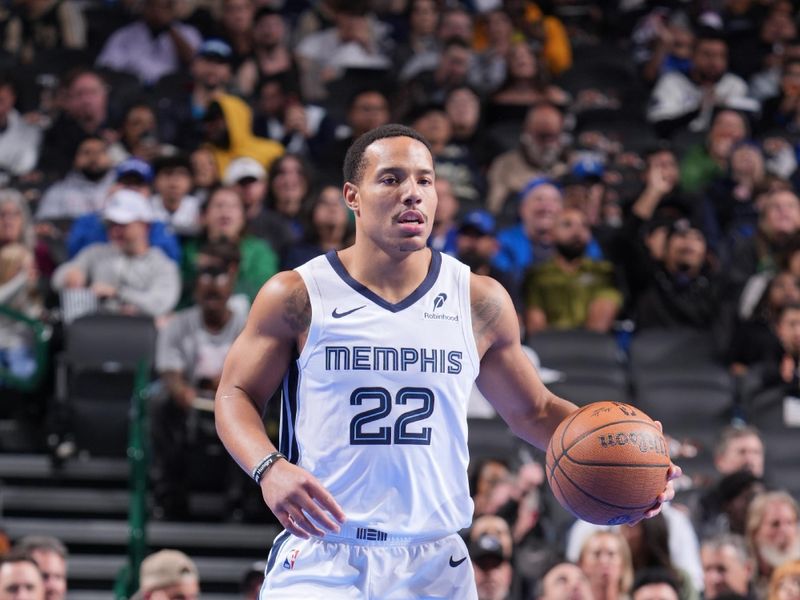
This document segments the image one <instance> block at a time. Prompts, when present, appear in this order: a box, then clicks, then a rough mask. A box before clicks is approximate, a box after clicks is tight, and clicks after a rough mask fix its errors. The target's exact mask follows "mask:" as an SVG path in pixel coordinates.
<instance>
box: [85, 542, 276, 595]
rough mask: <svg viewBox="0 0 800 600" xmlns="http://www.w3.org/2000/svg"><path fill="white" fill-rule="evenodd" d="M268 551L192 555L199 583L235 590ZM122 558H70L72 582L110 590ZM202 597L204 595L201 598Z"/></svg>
mask: <svg viewBox="0 0 800 600" xmlns="http://www.w3.org/2000/svg"><path fill="white" fill-rule="evenodd" d="M267 552H268V550H264V551H263V553H262V555H261V556H255V557H251V558H225V557H205V556H192V557H191V558H192V560H194V562H195V564H196V565H197V570H198V571H199V572H200V582H201V583H202V584H207V585H209V586H214V585H217V584H227V585H228V586H233V587H235V586H236V585H237V584H238V583H239V581H241V579H242V577H243V576H244V574H245V573H246V572H247V571H248V570H249V568H250V566H251V565H252V564H253V563H254V562H256V561H257V560H266V557H267ZM125 561H126V558H125V556H122V555H101V554H82V555H75V556H70V557H69V579H70V580H71V581H78V580H80V581H95V582H99V581H105V582H108V584H109V586H108V587H109V589H110V588H111V586H112V584H113V582H114V580H115V578H116V576H117V573H118V572H119V570H120V569H121V568H122V567H123V566H124V565H125ZM204 597H205V596H204Z"/></svg>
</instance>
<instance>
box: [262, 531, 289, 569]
mask: <svg viewBox="0 0 800 600" xmlns="http://www.w3.org/2000/svg"><path fill="white" fill-rule="evenodd" d="M288 539H289V532H288V531H286V530H285V529H284V530H283V531H281V532H280V533H279V534H278V536H277V537H276V538H275V541H274V542H272V548H271V549H270V551H269V558H268V559H267V569H266V570H265V571H264V574H265V575H266V574H268V573H269V572H270V571H271V570H272V567H274V566H275V561H276V559H277V558H278V554H280V551H281V546H283V544H284V542H286V540H288Z"/></svg>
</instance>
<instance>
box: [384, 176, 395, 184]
mask: <svg viewBox="0 0 800 600" xmlns="http://www.w3.org/2000/svg"><path fill="white" fill-rule="evenodd" d="M381 183H383V184H386V185H394V184H396V183H397V177H384V178H383V179H381Z"/></svg>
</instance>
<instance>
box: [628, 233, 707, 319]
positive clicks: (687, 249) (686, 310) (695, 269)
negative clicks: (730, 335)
mask: <svg viewBox="0 0 800 600" xmlns="http://www.w3.org/2000/svg"><path fill="white" fill-rule="evenodd" d="M707 258H708V252H707V247H706V239H705V236H704V235H703V232H702V231H701V230H700V229H699V228H698V227H696V226H695V225H693V224H692V222H691V221H689V220H688V219H678V220H677V221H674V222H673V223H672V224H671V225H669V227H668V229H667V232H666V240H665V242H664V252H663V256H662V257H661V260H654V261H653V262H654V264H653V267H652V268H651V269H650V270H649V273H650V275H649V281H648V282H647V283H646V284H645V286H644V287H643V289H642V291H641V293H640V295H639V296H638V300H637V302H636V305H635V306H634V316H635V321H636V324H637V327H638V328H639V329H646V328H654V327H661V328H676V327H692V328H695V329H702V330H710V329H711V328H712V326H713V325H714V324H715V321H716V317H717V315H718V314H719V307H720V295H719V291H720V290H719V288H720V286H719V279H718V276H717V274H716V273H715V272H714V271H713V270H712V269H711V267H710V265H709V263H708V261H707Z"/></svg>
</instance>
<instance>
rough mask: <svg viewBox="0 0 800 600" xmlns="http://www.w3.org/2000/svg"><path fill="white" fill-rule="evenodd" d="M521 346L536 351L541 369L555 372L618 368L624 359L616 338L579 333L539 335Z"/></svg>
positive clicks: (555, 331) (553, 332)
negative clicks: (586, 368)
mask: <svg viewBox="0 0 800 600" xmlns="http://www.w3.org/2000/svg"><path fill="white" fill-rule="evenodd" d="M525 343H526V344H527V345H528V346H530V347H531V348H533V350H535V351H536V354H538V356H539V360H540V361H541V363H542V365H544V366H546V367H549V368H551V369H557V370H559V371H568V370H569V369H570V368H575V367H581V368H582V367H589V368H593V367H619V366H621V365H622V364H623V363H624V358H625V357H624V355H623V354H622V352H621V351H620V349H619V346H618V345H617V341H616V338H614V337H613V336H611V335H607V334H603V333H594V332H592V331H585V330H582V329H565V330H550V331H542V332H539V333H537V334H535V335H531V336H529V337H528V339H527V340H526V341H525Z"/></svg>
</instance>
